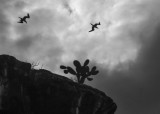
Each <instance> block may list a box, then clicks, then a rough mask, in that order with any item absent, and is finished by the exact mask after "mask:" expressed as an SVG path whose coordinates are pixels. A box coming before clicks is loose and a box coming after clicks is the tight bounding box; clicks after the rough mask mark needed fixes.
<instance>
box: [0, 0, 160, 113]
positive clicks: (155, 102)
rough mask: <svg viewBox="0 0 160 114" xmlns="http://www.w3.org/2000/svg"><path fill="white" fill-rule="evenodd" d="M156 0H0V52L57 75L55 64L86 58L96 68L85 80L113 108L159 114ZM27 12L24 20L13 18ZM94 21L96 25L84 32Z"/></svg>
mask: <svg viewBox="0 0 160 114" xmlns="http://www.w3.org/2000/svg"><path fill="white" fill-rule="evenodd" d="M159 5H160V1H159V0H0V54H9V55H12V56H15V57H16V58H17V59H19V60H21V61H25V62H29V63H33V64H38V63H39V65H38V66H37V69H38V68H44V69H48V70H50V71H52V72H54V73H57V74H61V75H64V73H63V72H62V70H61V69H60V68H59V66H60V65H61V64H63V65H68V66H72V67H73V60H75V59H76V60H79V61H80V62H81V63H83V62H84V61H85V60H86V59H89V60H90V65H91V66H94V65H96V66H97V69H98V70H99V72H100V73H99V74H98V75H97V76H94V80H93V81H91V82H87V81H86V84H88V85H91V86H93V87H95V88H98V89H99V90H102V91H104V92H105V93H106V95H108V96H110V97H111V98H112V99H113V100H114V102H115V103H116V104H117V106H118V108H117V111H116V113H115V114H159V113H160V98H159V96H160V89H159V87H160V83H159V81H160V77H159V76H160V70H159V69H160V59H159V58H160V51H159V49H160V45H159V43H160V38H159V37H160V26H159V23H160V7H159ZM27 13H29V14H30V16H31V18H30V19H28V20H27V22H28V23H27V24H26V23H23V24H21V23H17V22H18V21H19V17H23V16H25V15H26V14H27ZM97 22H100V23H101V25H99V26H98V27H99V29H96V30H95V31H93V32H88V31H89V30H91V25H90V23H92V24H94V23H97ZM64 76H66V75H64ZM67 76H68V77H69V78H71V76H70V75H67Z"/></svg>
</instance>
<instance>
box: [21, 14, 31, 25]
mask: <svg viewBox="0 0 160 114" xmlns="http://www.w3.org/2000/svg"><path fill="white" fill-rule="evenodd" d="M19 18H20V20H19V22H18V23H23V22H25V23H27V21H26V19H27V18H30V15H29V13H27V16H24V17H23V18H21V17H19Z"/></svg>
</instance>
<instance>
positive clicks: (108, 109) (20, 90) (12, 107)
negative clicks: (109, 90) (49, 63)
mask: <svg viewBox="0 0 160 114" xmlns="http://www.w3.org/2000/svg"><path fill="white" fill-rule="evenodd" d="M116 109H117V105H116V104H115V103H114V102H113V100H112V99H111V98H110V97H108V96H106V95H105V93H104V92H102V91H99V90H97V89H95V88H92V87H90V86H87V85H85V84H78V83H75V82H73V81H72V80H70V79H68V78H66V77H64V76H60V75H57V74H54V73H52V72H50V71H47V70H45V69H39V70H36V69H33V68H31V64H30V63H25V62H21V61H19V60H17V59H16V58H15V57H13V56H9V55H0V113H1V114H114V112H115V111H116Z"/></svg>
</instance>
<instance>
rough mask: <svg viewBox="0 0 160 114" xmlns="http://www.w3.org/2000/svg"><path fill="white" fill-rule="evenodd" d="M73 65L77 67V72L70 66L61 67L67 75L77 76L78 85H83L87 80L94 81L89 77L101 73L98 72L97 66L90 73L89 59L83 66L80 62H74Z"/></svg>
mask: <svg viewBox="0 0 160 114" xmlns="http://www.w3.org/2000/svg"><path fill="white" fill-rule="evenodd" d="M73 64H74V65H75V67H76V70H74V69H73V68H71V67H69V66H64V65H61V66H60V68H61V69H62V70H64V73H65V74H67V73H70V74H72V75H75V76H77V80H78V83H81V84H83V83H84V81H85V79H86V78H87V80H88V81H92V80H93V78H90V77H89V76H91V75H97V74H98V73H99V71H98V70H96V66H94V67H93V68H92V69H91V71H90V69H89V66H88V64H89V59H87V60H86V61H85V62H84V64H83V66H82V65H81V63H80V62H79V61H78V60H74V61H73Z"/></svg>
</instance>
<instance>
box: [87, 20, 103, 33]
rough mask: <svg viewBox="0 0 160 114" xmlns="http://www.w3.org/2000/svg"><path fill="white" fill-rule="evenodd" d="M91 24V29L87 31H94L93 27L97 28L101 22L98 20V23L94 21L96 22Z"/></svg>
mask: <svg viewBox="0 0 160 114" xmlns="http://www.w3.org/2000/svg"><path fill="white" fill-rule="evenodd" d="M91 25H92V29H91V30H90V31H89V32H92V31H94V29H95V28H97V29H98V27H97V25H101V24H100V22H99V23H96V24H94V25H93V24H91Z"/></svg>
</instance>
